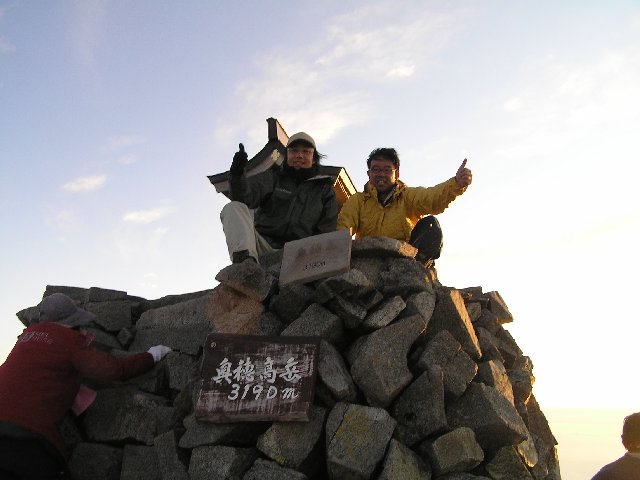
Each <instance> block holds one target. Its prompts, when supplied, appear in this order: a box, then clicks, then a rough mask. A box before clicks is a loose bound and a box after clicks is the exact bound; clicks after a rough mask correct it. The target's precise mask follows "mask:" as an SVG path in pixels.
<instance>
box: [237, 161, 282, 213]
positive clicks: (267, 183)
mask: <svg viewBox="0 0 640 480" xmlns="http://www.w3.org/2000/svg"><path fill="white" fill-rule="evenodd" d="M274 174H275V172H274V170H273V169H272V168H271V169H269V170H267V171H265V172H261V173H258V174H257V175H253V176H252V177H248V178H247V176H246V175H244V174H243V175H240V176H235V175H230V176H229V194H230V198H231V200H233V201H236V202H242V203H244V204H245V205H246V206H247V207H249V208H258V207H259V206H260V205H262V203H263V202H264V201H265V200H266V199H268V198H269V196H270V195H271V194H272V193H273V189H274V185H275V179H274Z"/></svg>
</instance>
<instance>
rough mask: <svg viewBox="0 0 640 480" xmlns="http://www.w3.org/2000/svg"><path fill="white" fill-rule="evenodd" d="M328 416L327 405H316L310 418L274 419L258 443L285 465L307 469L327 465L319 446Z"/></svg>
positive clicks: (268, 455)
mask: <svg viewBox="0 0 640 480" xmlns="http://www.w3.org/2000/svg"><path fill="white" fill-rule="evenodd" d="M326 417H327V410H326V409H325V408H322V407H312V408H311V418H310V420H309V421H308V422H274V423H273V425H271V427H269V429H268V430H267V431H266V432H264V433H263V434H262V435H261V436H260V438H258V443H257V447H258V449H259V450H260V451H261V452H262V453H264V454H265V455H266V456H267V457H269V458H271V459H272V460H274V461H275V462H277V463H278V465H282V466H284V467H289V468H293V469H296V470H302V471H305V470H310V469H312V467H317V465H323V463H324V462H322V459H320V458H319V452H318V449H317V448H316V447H317V445H318V442H319V441H320V439H321V438H322V434H323V429H324V423H325V419H326ZM314 453H315V457H316V458H313V455H314Z"/></svg>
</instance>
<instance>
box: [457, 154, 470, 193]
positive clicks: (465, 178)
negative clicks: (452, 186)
mask: <svg viewBox="0 0 640 480" xmlns="http://www.w3.org/2000/svg"><path fill="white" fill-rule="evenodd" d="M466 165H467V159H466V158H465V159H464V160H463V161H462V165H460V168H458V171H457V172H456V183H457V184H458V186H459V187H460V188H466V187H468V186H469V185H471V180H472V176H471V170H469V169H468V168H466Z"/></svg>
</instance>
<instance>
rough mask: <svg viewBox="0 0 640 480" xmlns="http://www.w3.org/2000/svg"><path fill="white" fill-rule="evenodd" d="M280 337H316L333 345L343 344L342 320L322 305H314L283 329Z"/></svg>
mask: <svg viewBox="0 0 640 480" xmlns="http://www.w3.org/2000/svg"><path fill="white" fill-rule="evenodd" d="M280 335H282V336H289V337H290V336H305V335H306V336H317V337H322V338H323V339H325V340H326V341H328V342H329V343H331V344H333V345H340V344H342V343H343V337H344V327H343V325H342V320H340V317H338V316H337V315H334V314H333V313H331V312H330V311H329V310H327V309H326V308H324V307H323V306H322V305H318V304H317V303H314V304H312V305H310V306H309V308H307V309H306V310H305V311H304V312H302V315H300V317H299V318H298V319H297V320H295V321H293V322H292V323H291V324H290V325H289V326H288V327H287V328H285V329H284V330H283V331H282V332H281V333H280Z"/></svg>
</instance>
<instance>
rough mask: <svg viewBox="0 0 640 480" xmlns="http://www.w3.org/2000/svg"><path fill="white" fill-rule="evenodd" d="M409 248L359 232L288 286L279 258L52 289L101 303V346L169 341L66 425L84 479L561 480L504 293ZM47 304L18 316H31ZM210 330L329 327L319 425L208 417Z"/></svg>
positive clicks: (310, 331) (116, 348)
mask: <svg viewBox="0 0 640 480" xmlns="http://www.w3.org/2000/svg"><path fill="white" fill-rule="evenodd" d="M414 254H415V251H413V250H412V248H411V247H409V246H408V245H407V244H404V243H402V242H396V241H394V240H390V239H382V238H367V239H363V240H358V241H354V243H353V248H352V261H351V270H350V271H349V272H348V273H346V274H343V275H339V276H336V277H331V278H328V279H324V280H318V281H316V282H313V283H312V284H306V285H301V284H292V285H287V286H283V287H281V288H278V281H277V277H278V274H279V271H280V260H281V259H280V258H278V255H277V254H276V255H274V256H272V257H270V258H263V259H261V263H262V267H260V266H258V265H256V264H255V263H253V262H251V261H245V262H244V263H241V264H235V265H230V266H229V267H226V268H224V269H223V270H222V271H220V272H219V274H218V275H217V277H216V279H217V280H218V281H219V282H220V284H219V285H218V286H217V287H216V288H214V289H212V290H206V291H202V292H196V293H190V294H187V295H175V296H169V297H163V298H161V299H158V300H146V299H143V298H140V297H134V296H130V295H127V294H126V292H120V291H115V290H105V289H100V288H89V289H83V288H75V287H54V286H48V287H47V289H46V292H45V296H46V295H49V294H51V293H54V292H62V293H65V294H67V295H69V296H70V297H71V298H73V299H74V300H76V301H77V302H78V304H80V305H82V306H83V307H84V308H86V309H88V310H90V311H92V312H94V313H95V314H96V315H97V320H96V323H97V325H96V327H95V328H93V329H92V333H94V334H95V336H96V338H95V340H94V342H95V344H96V345H97V346H98V347H99V348H103V349H105V350H109V351H111V352H112V353H113V354H114V355H127V354H128V353H129V352H138V351H144V350H146V349H148V348H149V347H150V346H152V345H155V344H164V345H168V346H170V347H172V348H173V349H174V352H172V353H170V354H169V355H168V356H167V357H166V358H165V359H164V360H163V361H162V362H160V363H158V364H157V365H156V367H155V368H154V369H153V370H152V371H150V372H148V373H147V374H145V375H142V376H140V377H137V378H135V379H132V380H129V381H127V382H124V383H111V384H102V385H97V384H87V386H89V387H91V388H93V389H96V390H97V391H98V395H97V398H96V400H95V402H94V403H93V404H92V405H91V406H90V407H89V408H88V410H87V411H86V412H85V413H83V414H82V415H81V416H80V417H79V418H76V417H72V416H71V415H69V416H68V417H67V418H66V419H65V421H64V423H63V425H62V427H61V428H62V431H63V434H64V438H65V440H66V442H67V443H68V446H69V449H70V451H71V457H70V467H71V470H72V472H73V473H74V474H75V476H76V477H77V478H78V479H91V480H96V479H122V480H129V479H132V480H133V479H135V480H151V479H169V478H170V479H189V478H190V479H193V480H204V479H245V480H253V479H261V480H263V479H264V480H270V479H285V480H286V479H306V478H310V479H315V478H317V479H323V478H331V479H338V480H343V479H378V480H391V479H396V480H407V479H425V480H429V479H436V480H440V479H442V480H444V479H447V480H473V479H494V480H520V479H522V480H525V479H535V480H560V471H559V464H558V458H557V454H556V448H555V445H556V440H555V438H554V437H553V434H552V433H551V431H550V429H549V426H548V423H547V421H546V419H545V416H544V414H543V413H542V411H541V410H540V407H539V405H538V403H537V402H536V399H535V397H534V395H533V393H532V387H533V383H534V376H533V373H532V369H533V365H532V362H531V360H530V359H529V358H528V357H527V356H525V355H523V353H522V351H521V350H520V348H518V345H517V343H516V342H515V341H514V339H513V338H512V337H511V335H510V334H509V332H508V331H507V330H505V329H504V328H503V324H505V323H508V322H511V321H512V320H513V319H512V316H511V314H510V313H509V310H508V308H507V306H506V305H505V303H504V301H503V300H502V298H501V296H500V295H499V294H498V292H488V293H483V291H482V289H481V288H480V287H472V288H464V289H455V288H449V287H443V286H441V285H440V284H439V282H438V281H437V279H435V278H434V273H433V271H432V270H427V269H425V268H424V267H423V266H422V265H420V264H419V263H418V262H416V261H415V260H414V259H413V258H412V257H413V255H414ZM34 315H37V307H31V308H28V309H26V310H23V311H21V312H19V313H18V317H19V318H20V320H21V321H22V322H23V323H25V324H28V322H29V319H30V318H31V317H32V316H34ZM209 332H219V333H238V334H251V335H294V336H297V335H305V336H309V335H313V336H320V337H322V339H323V340H322V342H321V347H320V350H319V359H318V375H317V381H316V388H315V401H314V405H313V407H312V411H311V419H310V421H309V422H243V423H226V424H224V423H220V424H215V423H201V422H199V421H198V420H197V419H196V418H195V415H194V398H195V396H196V394H197V391H198V389H199V385H200V372H199V369H200V357H201V356H202V352H203V348H202V347H203V344H204V341H205V338H206V335H207V334H208V333H209Z"/></svg>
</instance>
